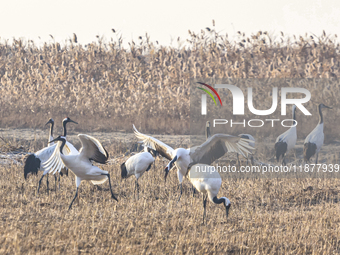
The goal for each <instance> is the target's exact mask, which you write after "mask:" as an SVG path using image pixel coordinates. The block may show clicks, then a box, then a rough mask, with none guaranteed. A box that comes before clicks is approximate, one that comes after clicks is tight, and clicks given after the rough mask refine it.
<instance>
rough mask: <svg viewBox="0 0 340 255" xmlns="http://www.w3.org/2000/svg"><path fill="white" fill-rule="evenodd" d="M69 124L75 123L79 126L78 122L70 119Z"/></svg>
mask: <svg viewBox="0 0 340 255" xmlns="http://www.w3.org/2000/svg"><path fill="white" fill-rule="evenodd" d="M68 122H73V123H76V124H78V122H75V121H74V120H71V119H69V121H68Z"/></svg>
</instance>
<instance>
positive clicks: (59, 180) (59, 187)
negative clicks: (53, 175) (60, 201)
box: [58, 174, 60, 190]
mask: <svg viewBox="0 0 340 255" xmlns="http://www.w3.org/2000/svg"><path fill="white" fill-rule="evenodd" d="M58 183H59V190H60V174H59V179H58Z"/></svg>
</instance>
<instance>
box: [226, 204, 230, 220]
mask: <svg viewBox="0 0 340 255" xmlns="http://www.w3.org/2000/svg"><path fill="white" fill-rule="evenodd" d="M229 209H230V205H228V206H226V207H225V210H226V214H227V218H228V215H229Z"/></svg>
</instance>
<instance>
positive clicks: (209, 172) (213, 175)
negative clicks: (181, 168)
mask: <svg viewBox="0 0 340 255" xmlns="http://www.w3.org/2000/svg"><path fill="white" fill-rule="evenodd" d="M187 177H188V179H189V181H190V182H191V183H192V185H193V186H194V187H195V188H196V189H197V190H198V191H199V192H200V193H202V194H203V210H204V211H203V224H204V219H205V217H206V216H205V215H206V206H207V199H208V198H209V200H210V201H211V202H212V203H214V204H222V203H223V205H224V207H225V209H226V215H227V218H228V214H229V209H230V205H231V204H230V201H229V199H228V198H226V197H221V198H217V194H218V192H219V190H220V187H221V184H222V179H221V176H220V174H219V173H218V172H217V171H216V169H215V167H213V166H210V165H206V164H195V163H191V164H190V165H189V167H188V174H187Z"/></svg>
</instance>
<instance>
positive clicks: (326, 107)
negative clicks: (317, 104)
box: [325, 105, 333, 109]
mask: <svg viewBox="0 0 340 255" xmlns="http://www.w3.org/2000/svg"><path fill="white" fill-rule="evenodd" d="M325 107H326V108H328V109H333V107H329V106H327V105H325Z"/></svg>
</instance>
